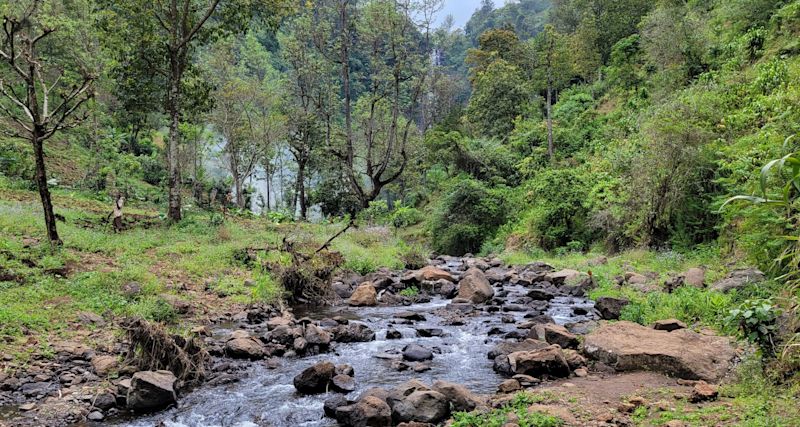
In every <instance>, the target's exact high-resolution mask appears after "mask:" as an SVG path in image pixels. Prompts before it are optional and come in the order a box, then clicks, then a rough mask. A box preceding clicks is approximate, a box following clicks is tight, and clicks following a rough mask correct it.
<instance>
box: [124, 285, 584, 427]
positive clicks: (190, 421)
mask: <svg viewBox="0 0 800 427" xmlns="http://www.w3.org/2000/svg"><path fill="white" fill-rule="evenodd" d="M496 290H501V288H500V287H496ZM501 291H505V292H507V293H508V295H507V296H506V301H512V302H513V300H514V298H515V297H522V296H524V295H525V293H526V289H525V288H522V287H520V286H514V285H510V284H506V285H503V286H502V290H501ZM448 304H449V300H446V299H434V300H432V301H430V302H428V303H423V304H416V305H412V306H401V307H371V308H357V309H354V308H341V307H339V308H335V307H334V308H316V309H312V311H308V309H305V310H301V309H298V310H296V313H295V314H296V315H297V317H298V318H299V317H302V316H308V317H312V318H318V319H319V318H326V317H327V318H330V317H333V316H343V317H345V318H349V319H358V320H357V321H360V322H363V323H365V324H367V325H368V326H369V327H370V328H371V329H373V330H374V331H375V332H376V340H375V341H372V342H367V343H348V344H343V343H336V344H334V345H333V348H332V350H331V351H330V352H328V353H325V354H320V355H316V356H309V357H302V358H287V359H281V366H280V367H279V368H277V369H268V368H267V366H266V364H265V363H259V362H256V363H254V364H253V366H252V367H251V368H250V369H249V371H248V372H247V375H246V376H245V377H244V378H243V379H242V380H240V381H239V382H236V383H232V384H227V385H221V386H217V387H208V388H200V389H198V390H196V391H194V392H192V393H190V394H188V395H187V396H184V397H182V398H181V399H180V401H179V405H178V407H177V408H173V409H170V410H167V411H165V412H161V413H157V414H154V415H150V416H147V417H144V418H139V419H136V420H133V421H127V422H124V423H121V424H118V425H122V426H127V427H150V426H154V425H158V423H159V422H163V425H165V426H168V427H212V426H214V427H217V426H218V427H250V426H276V427H278V426H307V427H318V426H335V425H336V422H335V421H333V420H331V419H330V418H324V415H323V409H322V406H323V402H324V401H325V399H326V398H328V397H330V395H328V394H320V395H315V396H298V395H297V394H295V389H294V386H293V383H292V380H293V378H294V376H295V375H297V374H298V373H300V372H301V371H302V370H304V369H305V368H307V367H309V366H311V365H313V364H314V363H316V362H319V361H322V360H330V361H332V362H333V363H335V364H343V363H346V364H349V365H351V366H353V368H354V369H355V380H356V384H357V390H356V391H354V392H352V393H351V394H349V395H348V396H347V397H348V398H349V399H351V400H354V399H355V398H356V397H357V396H358V395H359V394H360V393H361V392H363V391H364V390H366V389H368V388H371V387H384V388H387V389H388V388H391V387H393V386H396V385H398V384H400V383H402V382H404V381H407V380H409V379H412V378H419V379H422V380H423V381H425V382H427V383H431V382H433V381H435V380H447V381H451V382H455V383H458V384H463V385H465V386H467V387H468V388H469V389H471V390H472V391H473V392H476V393H486V394H488V393H494V392H495V390H496V388H497V385H498V384H499V383H500V382H502V380H503V378H502V377H501V376H499V375H498V374H496V373H495V372H494V371H493V370H492V361H491V360H489V359H488V358H487V352H488V351H489V350H490V349H491V348H492V347H493V346H494V345H495V344H496V343H497V342H499V341H501V340H502V335H489V334H488V332H489V330H490V329H492V328H501V329H503V330H504V331H513V330H516V327H515V326H514V324H512V323H506V324H504V323H502V322H501V317H502V316H513V317H514V321H515V323H521V322H523V321H524V319H523V317H524V315H525V314H526V312H524V311H522V312H509V313H486V312H481V313H480V315H478V316H465V317H464V324H463V325H460V326H450V325H446V324H443V321H444V319H442V318H441V317H439V316H436V315H435V314H433V313H432V312H433V311H435V310H437V309H442V308H444V307H446V306H447V305H448ZM592 306H593V303H592V302H591V301H589V300H586V299H583V298H572V297H558V298H556V299H554V300H553V301H551V304H550V307H549V309H548V314H549V315H551V316H552V317H553V318H554V320H556V322H557V323H561V324H564V323H567V322H580V321H584V320H591V319H592V314H591V313H592V310H591V308H592ZM576 307H578V308H582V309H584V310H585V311H588V313H589V314H585V315H576V314H575V312H578V313H584V310H581V309H578V310H576ZM400 311H415V312H419V313H422V314H423V315H424V316H425V318H426V320H423V321H417V322H414V324H413V325H401V324H398V323H399V322H398V319H395V318H394V316H395V314H397V313H398V312H400ZM506 320H507V321H508V320H509V319H506ZM390 326H391V327H394V328H395V329H397V330H398V331H400V332H401V333H402V335H403V338H402V339H394V340H386V339H385V337H386V330H387V329H388V328H389V327H390ZM415 328H440V329H442V330H443V331H444V336H442V337H430V338H421V337H418V336H417V333H416V329H415ZM217 332H218V333H227V332H228V331H217ZM409 343H417V344H420V345H422V346H425V347H427V348H431V349H433V350H434V358H433V363H432V368H431V369H430V370H429V371H427V372H422V373H417V372H414V371H413V370H407V371H403V372H399V371H397V370H395V369H393V368H392V367H391V362H392V361H391V360H387V359H382V358H377V357H376V355H379V354H385V353H386V352H393V351H397V350H400V349H402V348H403V347H404V346H405V345H406V344H409Z"/></svg>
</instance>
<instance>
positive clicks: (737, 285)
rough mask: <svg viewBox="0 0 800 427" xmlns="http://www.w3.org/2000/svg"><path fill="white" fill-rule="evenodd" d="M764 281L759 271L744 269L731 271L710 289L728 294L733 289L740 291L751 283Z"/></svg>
mask: <svg viewBox="0 0 800 427" xmlns="http://www.w3.org/2000/svg"><path fill="white" fill-rule="evenodd" d="M765 279H766V276H765V275H764V273H763V272H761V270H758V269H755V268H744V269H739V270H733V271H731V272H730V273H729V274H728V276H726V277H725V278H724V279H721V280H718V281H717V282H714V284H713V285H712V286H711V289H713V290H715V291H720V292H730V291H732V290H733V289H741V288H743V287H745V286H747V285H749V284H751V283H758V282H763V281H764V280H765Z"/></svg>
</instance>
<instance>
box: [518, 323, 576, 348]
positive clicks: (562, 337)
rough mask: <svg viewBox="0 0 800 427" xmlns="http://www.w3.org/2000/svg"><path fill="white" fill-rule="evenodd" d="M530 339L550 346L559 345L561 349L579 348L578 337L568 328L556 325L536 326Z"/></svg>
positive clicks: (529, 336)
mask: <svg viewBox="0 0 800 427" xmlns="http://www.w3.org/2000/svg"><path fill="white" fill-rule="evenodd" d="M528 338H533V339H537V340H539V341H544V342H546V343H548V344H558V345H559V346H561V348H577V347H578V344H579V343H580V342H579V341H578V337H577V336H576V335H574V334H572V333H571V332H569V331H568V330H567V328H565V327H563V326H561V325H556V324H554V323H549V324H543V325H536V326H534V327H533V328H532V329H531V331H530V334H528Z"/></svg>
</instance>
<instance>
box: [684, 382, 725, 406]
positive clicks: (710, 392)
mask: <svg viewBox="0 0 800 427" xmlns="http://www.w3.org/2000/svg"><path fill="white" fill-rule="evenodd" d="M718 395H719V390H718V389H717V387H716V386H713V385H711V384H709V383H707V382H705V381H698V382H697V384H695V385H694V388H692V394H691V396H690V397H689V401H690V402H692V403H700V402H705V401H709V400H716V399H717V396H718Z"/></svg>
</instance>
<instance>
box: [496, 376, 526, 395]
mask: <svg viewBox="0 0 800 427" xmlns="http://www.w3.org/2000/svg"><path fill="white" fill-rule="evenodd" d="M520 390H522V384H520V382H519V381H517V380H515V379H513V378H509V379H507V380H505V381H503V382H501V383H500V385H499V386H497V391H498V392H499V393H515V392H518V391H520Z"/></svg>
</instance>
